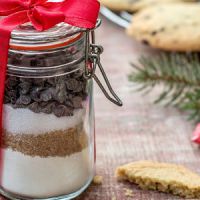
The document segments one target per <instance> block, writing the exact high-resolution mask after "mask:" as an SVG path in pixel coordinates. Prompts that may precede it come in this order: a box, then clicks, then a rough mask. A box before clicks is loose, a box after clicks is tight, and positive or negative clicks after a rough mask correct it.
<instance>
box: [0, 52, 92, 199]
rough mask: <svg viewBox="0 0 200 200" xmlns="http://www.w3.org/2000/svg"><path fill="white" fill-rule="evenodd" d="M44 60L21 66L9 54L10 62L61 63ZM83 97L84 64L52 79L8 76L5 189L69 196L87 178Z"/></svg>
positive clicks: (89, 171) (39, 195)
mask: <svg viewBox="0 0 200 200" xmlns="http://www.w3.org/2000/svg"><path fill="white" fill-rule="evenodd" d="M61 57H63V56H61ZM48 58H49V59H47V60H45V58H41V60H40V59H38V58H36V57H34V56H32V58H30V60H28V59H27V60H26V61H25V62H26V63H25V64H24V63H20V62H21V61H22V60H24V59H22V58H20V56H19V57H16V56H14V57H12V56H10V58H9V60H10V61H9V62H10V63H18V64H20V65H23V64H24V65H26V66H31V65H36V61H37V62H38V63H40V62H42V63H43V64H41V65H47V66H48V64H49V63H50V62H52V63H53V64H54V65H55V64H57V65H58V64H59V62H65V61H62V60H61V59H59V57H57V59H56V60H55V59H54V60H53V58H51V57H48ZM23 62H24V61H23ZM45 62H46V64H45ZM55 62H56V63H55ZM60 64H61V63H60ZM38 65H39V64H38ZM49 65H50V64H49ZM88 101H89V100H88V92H87V80H86V79H85V78H84V75H83V68H80V69H77V70H75V71H74V72H73V73H70V74H67V75H62V76H55V77H51V78H20V77H16V76H9V75H8V76H7V78H6V85H5V99H4V112H3V114H4V121H3V130H4V131H3V144H2V148H3V160H4V162H3V174H2V182H1V185H2V187H3V189H4V190H5V191H8V192H11V193H14V194H19V195H22V196H25V197H34V198H47V197H50V196H51V197H52V196H54V197H55V196H58V195H59V196H60V195H66V194H70V193H72V192H75V191H77V190H79V189H80V188H82V187H83V186H84V185H85V184H86V183H87V182H88V179H89V178H90V176H91V174H92V167H93V162H92V159H91V158H90V155H91V146H90V145H92V142H91V140H90V136H89V134H88V128H87V127H86V126H85V119H86V118H87V107H88V103H89V102H88ZM92 147H93V146H92Z"/></svg>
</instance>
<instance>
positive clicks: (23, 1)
mask: <svg viewBox="0 0 200 200" xmlns="http://www.w3.org/2000/svg"><path fill="white" fill-rule="evenodd" d="M99 7H100V5H99V2H98V1H97V0H64V1H62V2H49V1H48V0H0V16H6V17H4V18H3V19H2V20H0V130H2V111H3V100H4V87H5V77H6V69H7V60H8V50H9V42H10V37H11V32H12V30H13V29H15V28H16V27H17V26H18V25H20V24H24V23H26V22H31V23H32V25H33V26H34V27H35V29H36V30H38V31H44V30H47V29H49V28H51V27H53V26H55V25H56V24H58V23H60V22H66V23H68V24H71V25H73V26H77V27H80V28H93V27H94V26H95V24H96V20H97V17H98V13H99ZM1 134H2V131H1ZM1 138H2V137H1V135H0V139H1Z"/></svg>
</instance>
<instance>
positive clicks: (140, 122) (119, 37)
mask: <svg viewBox="0 0 200 200" xmlns="http://www.w3.org/2000/svg"><path fill="white" fill-rule="evenodd" d="M97 39H98V42H99V43H100V44H102V45H103V46H104V48H105V51H104V54H103V56H102V63H103V66H104V68H105V70H106V72H107V75H108V76H109V79H110V81H111V83H112V85H113V87H114V88H115V90H116V92H117V94H118V95H119V96H120V97H121V98H122V100H123V103H124V106H123V107H122V108H120V107H117V106H115V105H113V104H111V103H110V102H109V101H107V100H106V99H105V97H104V95H103V94H102V92H101V91H100V90H99V89H98V87H96V89H95V108H96V141H97V163H96V169H97V172H96V173H97V174H98V175H101V176H103V178H104V180H103V184H102V185H101V186H95V185H91V186H90V188H89V189H88V190H87V191H86V192H85V193H84V194H82V195H81V196H80V197H79V198H77V200H126V199H127V200H128V199H134V200H167V199H168V200H173V199H181V198H178V197H174V196H171V195H166V194H162V193H159V192H153V191H152V192H149V191H142V190H140V189H138V188H137V187H136V186H134V185H132V184H129V183H118V182H117V181H116V179H115V177H114V171H115V168H116V167H117V166H119V165H121V164H124V163H128V162H131V161H136V160H144V159H145V160H146V159H149V160H156V161H164V162H172V163H179V164H183V165H185V166H187V167H189V168H191V169H193V170H194V171H196V172H199V173H200V149H199V148H198V147H197V146H196V145H194V144H192V143H191V141H190V137H191V133H192V130H193V128H194V126H193V125H192V123H191V122H187V120H186V116H185V115H184V114H183V113H180V112H179V111H177V110H176V109H174V108H171V107H168V108H164V107H162V106H161V105H153V104H152V102H153V100H154V99H155V95H156V93H157V92H158V91H159V88H158V89H157V90H155V91H153V92H151V94H150V95H148V96H143V95H142V94H141V93H138V92H135V91H134V88H135V86H134V84H132V83H130V82H128V80H127V75H128V74H129V73H130V72H131V71H132V69H131V66H130V63H131V62H136V61H137V59H138V57H139V56H140V55H141V54H142V53H149V52H152V50H151V49H150V48H147V47H145V46H143V45H141V44H139V43H137V42H135V41H133V40H132V39H131V38H129V37H128V36H126V34H125V33H124V30H123V29H122V28H120V27H118V26H116V25H114V24H112V23H111V22H109V21H107V20H106V19H104V18H103V25H102V26H101V28H100V29H99V30H98V31H97ZM124 188H129V189H132V190H133V194H134V197H132V198H131V197H126V196H125V191H124Z"/></svg>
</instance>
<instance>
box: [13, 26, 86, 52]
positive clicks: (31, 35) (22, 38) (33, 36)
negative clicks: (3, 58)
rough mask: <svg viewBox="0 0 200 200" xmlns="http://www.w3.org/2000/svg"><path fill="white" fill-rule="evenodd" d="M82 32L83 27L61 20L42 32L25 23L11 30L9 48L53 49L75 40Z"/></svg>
mask: <svg viewBox="0 0 200 200" xmlns="http://www.w3.org/2000/svg"><path fill="white" fill-rule="evenodd" d="M82 34H83V29H80V28H78V27H75V26H71V25H69V24H66V23H63V22H62V23H60V24H57V25H56V26H54V27H53V28H51V29H49V30H46V31H42V32H40V31H37V30H35V28H34V27H33V26H32V25H31V24H30V23H26V24H24V25H20V26H19V27H18V28H17V29H16V30H14V31H13V32H12V36H11V42H10V48H11V49H14V50H33V51H38V50H48V49H54V48H59V47H63V46H66V45H69V44H71V43H73V42H75V41H77V40H78V39H80V38H81V36H82Z"/></svg>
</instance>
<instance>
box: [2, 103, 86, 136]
mask: <svg viewBox="0 0 200 200" xmlns="http://www.w3.org/2000/svg"><path fill="white" fill-rule="evenodd" d="M85 112H86V110H85V109H76V110H74V115H73V116H64V117H56V116H55V115H54V114H45V113H34V112H32V111H31V110H29V109H26V108H17V109H14V108H12V107H11V106H10V105H5V104H4V108H3V128H4V129H6V131H7V132H9V133H12V134H42V133H47V132H51V131H55V130H66V129H68V128H72V127H74V126H76V125H78V124H79V123H81V122H82V121H83V120H84V118H85Z"/></svg>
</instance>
